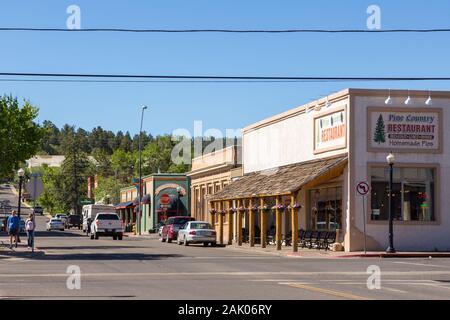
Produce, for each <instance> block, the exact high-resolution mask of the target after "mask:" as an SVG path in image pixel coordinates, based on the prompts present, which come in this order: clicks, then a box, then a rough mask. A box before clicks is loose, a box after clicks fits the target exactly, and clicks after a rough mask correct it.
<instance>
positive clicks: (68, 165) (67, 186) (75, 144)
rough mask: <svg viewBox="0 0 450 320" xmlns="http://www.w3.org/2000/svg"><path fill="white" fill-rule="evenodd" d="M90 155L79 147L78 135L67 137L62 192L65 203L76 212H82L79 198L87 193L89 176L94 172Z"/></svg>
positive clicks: (62, 170)
mask: <svg viewBox="0 0 450 320" xmlns="http://www.w3.org/2000/svg"><path fill="white" fill-rule="evenodd" d="M93 171H94V170H93V168H92V165H91V163H90V162H89V158H88V155H87V154H86V153H85V152H82V151H81V150H80V148H79V141H78V138H77V135H75V134H73V135H72V137H71V138H70V137H69V136H68V137H67V140H66V145H65V160H64V161H63V163H62V165H61V172H62V175H63V185H62V192H63V198H64V200H65V203H66V204H67V205H69V206H70V208H71V209H72V210H73V211H74V212H75V213H78V214H79V213H80V205H79V200H80V199H81V198H82V197H85V196H86V195H87V177H88V176H89V175H91V174H92V173H93Z"/></svg>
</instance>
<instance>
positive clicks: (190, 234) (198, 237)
mask: <svg viewBox="0 0 450 320" xmlns="http://www.w3.org/2000/svg"><path fill="white" fill-rule="evenodd" d="M182 243H183V244H184V245H185V246H188V245H189V244H190V243H203V246H205V247H206V246H208V244H209V243H210V244H211V246H213V247H214V246H216V243H217V242H216V230H214V229H213V227H212V226H211V224H210V223H209V222H206V221H189V222H186V224H185V225H183V226H182V227H181V228H180V229H179V230H178V236H177V244H182Z"/></svg>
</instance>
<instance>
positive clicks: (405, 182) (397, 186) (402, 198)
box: [370, 167, 435, 221]
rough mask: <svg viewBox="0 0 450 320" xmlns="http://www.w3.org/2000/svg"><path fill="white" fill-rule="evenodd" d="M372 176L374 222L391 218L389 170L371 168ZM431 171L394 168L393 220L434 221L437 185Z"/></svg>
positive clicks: (432, 170)
mask: <svg viewBox="0 0 450 320" xmlns="http://www.w3.org/2000/svg"><path fill="white" fill-rule="evenodd" d="M370 172H371V182H372V183H371V209H372V210H371V220H375V221H376V220H388V218H389V171H388V168H383V167H372V168H371V169H370ZM434 177H435V170H434V169H432V168H404V167H394V184H393V190H392V197H393V198H394V201H393V202H394V207H393V208H392V210H393V214H394V220H399V221H435V216H434V194H435V190H434V189H435V185H434Z"/></svg>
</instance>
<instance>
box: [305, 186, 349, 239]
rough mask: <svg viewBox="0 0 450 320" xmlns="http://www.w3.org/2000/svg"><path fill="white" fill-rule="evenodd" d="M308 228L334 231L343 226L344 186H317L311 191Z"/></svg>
mask: <svg viewBox="0 0 450 320" xmlns="http://www.w3.org/2000/svg"><path fill="white" fill-rule="evenodd" d="M309 201H310V202H309V203H310V210H309V219H308V223H309V225H308V228H309V229H312V230H318V231H334V230H337V229H341V226H342V187H339V186H337V187H329V188H317V189H312V190H310V191H309Z"/></svg>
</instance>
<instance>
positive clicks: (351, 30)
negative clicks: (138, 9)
mask: <svg viewBox="0 0 450 320" xmlns="http://www.w3.org/2000/svg"><path fill="white" fill-rule="evenodd" d="M0 31H31V32H131V33H438V32H440V33H442V32H450V28H433V29H385V30H383V29H381V30H368V29H129V28H86V29H66V28H28V27H0Z"/></svg>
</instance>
